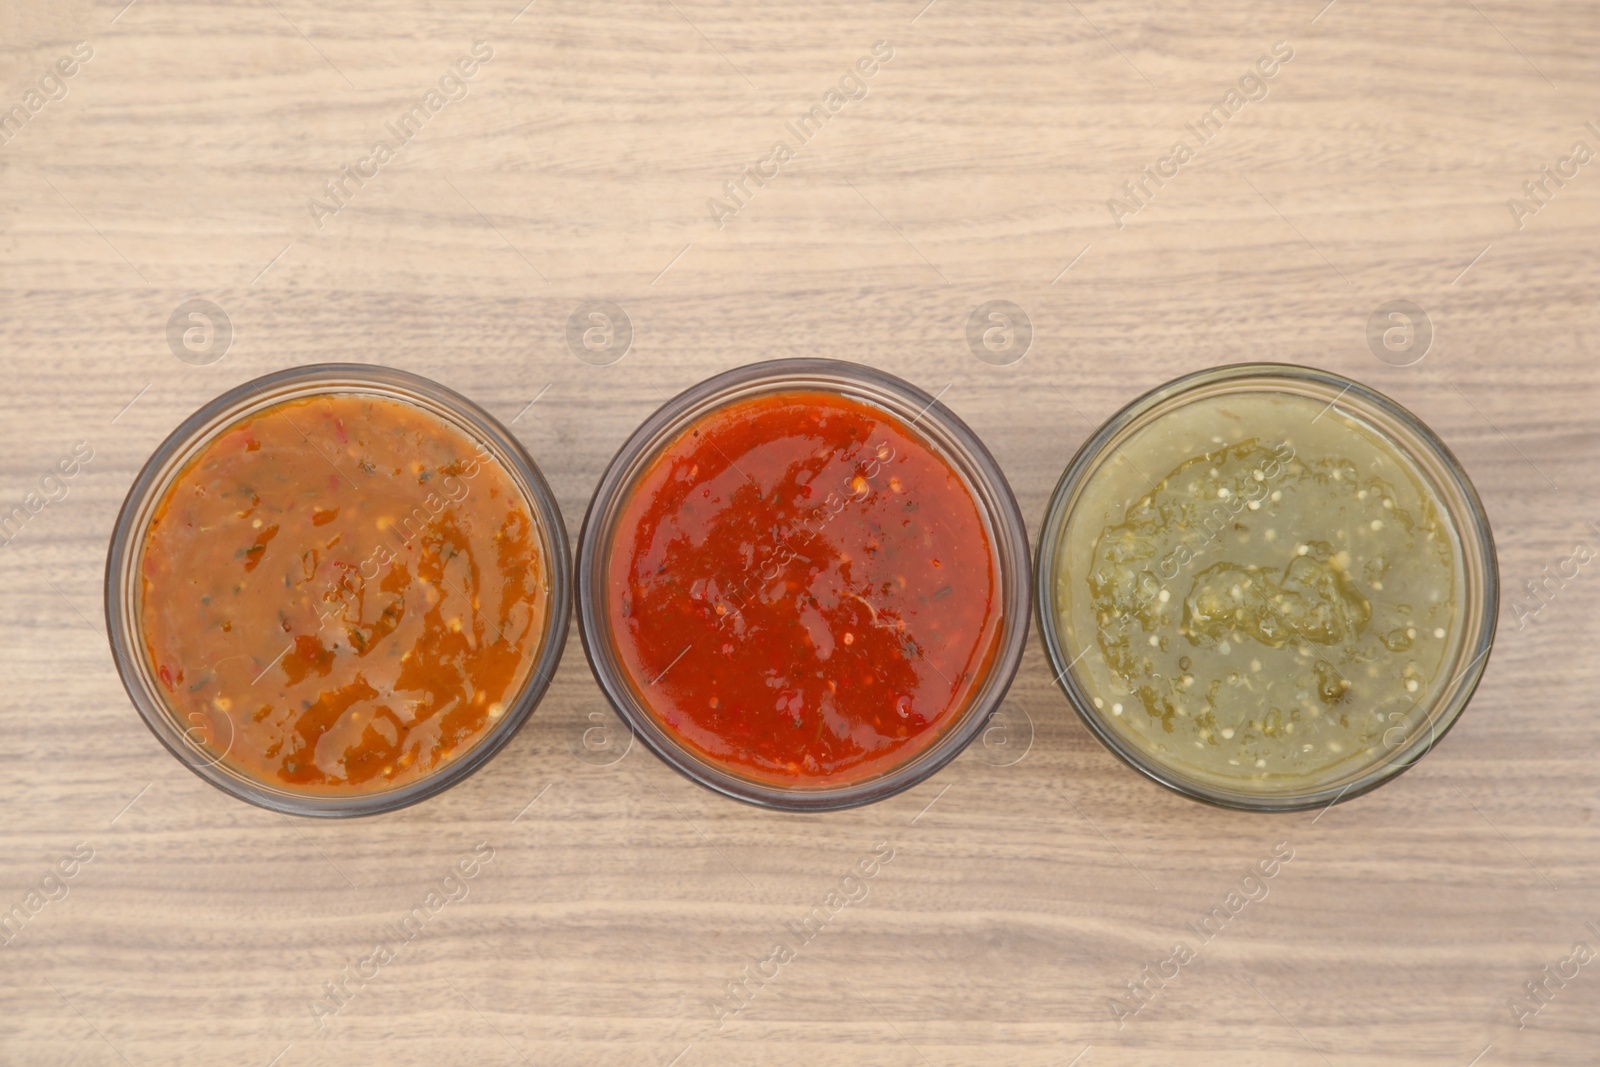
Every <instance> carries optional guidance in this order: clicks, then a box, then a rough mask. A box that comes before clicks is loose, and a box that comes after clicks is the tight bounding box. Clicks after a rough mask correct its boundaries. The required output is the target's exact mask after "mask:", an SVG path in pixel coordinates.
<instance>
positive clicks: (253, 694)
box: [141, 394, 548, 794]
mask: <svg viewBox="0 0 1600 1067" xmlns="http://www.w3.org/2000/svg"><path fill="white" fill-rule="evenodd" d="M542 544H543V542H542V538H541V536H540V533H539V530H538V529H537V527H536V525H535V521H534V518H533V513H532V511H531V509H530V507H529V504H528V502H527V500H526V499H525V498H524V496H523V494H522V492H521V490H520V489H519V488H518V486H517V484H516V483H515V482H514V481H513V479H512V477H511V476H510V474H509V473H508V472H507V471H506V470H505V469H504V468H503V467H502V466H501V465H500V464H499V463H498V462H497V461H496V460H495V459H493V458H492V455H491V454H490V453H489V452H488V450H487V449H486V448H484V447H482V446H481V445H479V444H477V443H476V442H475V441H473V440H472V438H470V437H469V436H468V435H467V434H466V433H464V432H463V431H462V430H460V429H458V428H457V427H455V426H453V425H451V424H449V423H446V422H445V421H443V420H442V419H440V418H438V417H437V416H435V415H433V414H431V413H429V412H427V411H424V410H423V409H421V408H419V407H415V406H413V405H411V404H408V403H405V402H403V401H399V400H392V399H387V398H382V397H377V396H370V395H361V394H329V395H325V396H318V397H311V398H307V399H298V400H290V401H285V402H283V403H280V404H277V405H275V406H272V407H270V408H267V409H264V410H262V411H259V412H256V413H254V414H251V415H249V416H247V417H245V418H243V419H241V420H240V421H239V422H237V423H235V424H233V425H232V426H229V427H228V428H227V429H226V430H224V431H223V432H222V433H221V434H219V435H218V436H217V437H215V438H214V439H213V440H212V441H211V442H210V443H208V444H207V445H206V446H205V447H204V448H203V449H202V450H201V451H200V452H199V454H198V455H196V456H195V457H194V458H193V459H192V460H191V461H190V462H189V463H188V464H187V465H186V466H185V467H184V469H183V470H182V471H181V472H180V473H179V474H178V475H177V477H176V478H175V479H174V480H173V482H172V484H171V486H170V487H169V488H168V489H167V491H166V494H165V496H164V497H163V499H162V500H161V502H160V503H159V505H158V506H157V509H156V511H155V515H154V518H153V519H152V520H151V523H150V527H149V530H148V532H147V533H146V535H145V541H144V553H143V565H142V577H143V581H142V591H141V600H142V611H141V625H142V630H143V635H144V643H145V649H146V652H147V654H148V656H149V661H150V666H151V669H152V670H153V671H154V673H155V675H156V677H157V678H158V679H159V686H160V689H161V690H162V692H163V694H164V695H165V697H166V700H167V703H168V705H169V706H170V708H171V709H172V711H173V713H174V718H175V721H177V722H178V723H179V725H180V727H181V728H186V729H187V737H188V738H189V739H190V740H191V741H192V742H193V743H194V744H195V745H196V747H197V748H198V749H199V750H200V751H202V752H203V753H205V756H206V758H209V759H211V760H213V761H217V762H221V763H223V764H224V765H226V766H229V767H232V768H234V769H235V770H237V771H240V772H243V773H244V774H245V775H247V776H249V777H253V778H255V779H257V780H260V781H262V782H264V783H266V784H268V785H271V786H275V787H277V788H281V789H286V790H290V791H293V792H299V793H312V794H349V793H358V792H377V791H381V790H386V789H390V788H393V787H397V786H401V785H404V784H406V783H409V782H413V781H416V780H417V779H420V778H422V777H424V776H426V775H428V774H429V773H431V772H433V771H435V770H437V769H439V768H440V767H442V766H443V765H445V764H447V763H448V762H450V761H451V760H452V759H454V758H456V757H457V756H459V755H460V754H461V753H463V752H465V751H467V750H468V749H470V748H472V747H473V746H474V745H475V744H476V743H477V742H478V741H479V740H480V739H482V737H483V736H484V735H485V734H486V733H487V732H488V731H489V730H490V729H491V728H492V727H493V726H494V724H495V723H496V722H497V721H498V720H499V719H500V718H501V717H502V716H504V715H505V714H506V713H507V711H508V710H509V708H510V707H511V705H512V703H513V702H514V701H515V699H516V697H517V695H518V693H519V692H521V690H522V687H523V684H524V682H525V681H526V680H527V678H528V674H529V672H530V670H531V669H532V663H533V660H534V658H535V656H536V655H537V654H538V651H539V647H540V643H541V640H542V638H543V635H544V631H545V629H546V627H547V624H548V620H547V619H546V614H547V611H546V596H547V583H546V574H545V562H544V560H543V558H542Z"/></svg>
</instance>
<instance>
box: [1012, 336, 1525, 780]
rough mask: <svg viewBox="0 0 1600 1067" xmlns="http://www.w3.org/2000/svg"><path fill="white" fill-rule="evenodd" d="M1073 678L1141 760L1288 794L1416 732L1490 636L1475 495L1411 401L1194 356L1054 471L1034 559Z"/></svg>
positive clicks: (1092, 710)
mask: <svg viewBox="0 0 1600 1067" xmlns="http://www.w3.org/2000/svg"><path fill="white" fill-rule="evenodd" d="M1036 575H1037V583H1038V584H1037V594H1038V595H1037V602H1038V605H1039V616H1040V620H1039V621H1040V632H1041V634H1042V635H1043V639H1044V642H1045V648H1046V651H1047V653H1048V655H1049V657H1050V660H1051V663H1052V665H1053V670H1054V671H1055V673H1056V678H1057V681H1058V682H1059V683H1060V685H1061V687H1062V689H1063V690H1064V691H1065V693H1066V696H1067V699H1068V700H1069V701H1070V702H1071V704H1072V706H1073V708H1074V709H1076V711H1077V712H1078V714H1079V716H1080V717H1081V718H1082V719H1083V721H1084V723H1085V724H1086V725H1087V726H1088V727H1089V729H1090V731H1091V732H1092V733H1093V734H1094V735H1095V736H1096V737H1097V738H1098V739H1099V740H1100V741H1101V742H1102V743H1103V744H1104V745H1105V746H1106V747H1107V748H1109V749H1110V750H1111V751H1112V752H1113V753H1115V754H1116V755H1117V756H1118V757H1120V758H1121V759H1122V760H1124V761H1125V762H1126V763H1128V764H1129V765H1130V766H1132V767H1134V768H1135V769H1137V770H1138V771H1140V772H1141V773H1143V774H1145V775H1146V776H1148V777H1150V778H1151V779H1153V780H1155V781H1156V782H1159V783H1160V784H1162V785H1164V786H1166V787H1168V788H1170V789H1173V790H1175V791H1177V792H1179V793H1182V794H1184V795H1185V796H1188V797H1191V798H1194V799H1197V800H1202V801H1206V802H1209V803H1212V804H1218V805H1221V806H1224V807H1230V808H1240V809H1246V810H1255V811H1299V810H1304V809H1307V808H1313V807H1320V806H1324V805H1328V804H1332V803H1335V802H1338V801H1341V800H1347V799H1350V798H1351V797H1355V796H1359V795H1360V794H1362V793H1364V792H1366V791H1368V790H1370V789H1373V788H1375V787H1377V786H1378V785H1380V784H1382V783H1383V782H1386V781H1388V780H1389V779H1390V778H1393V777H1394V776H1395V775H1396V774H1399V773H1400V772H1401V771H1403V770H1405V769H1406V768H1408V767H1410V766H1411V765H1413V764H1414V763H1416V761H1417V760H1419V759H1421V758H1422V756H1424V755H1426V754H1427V753H1428V752H1429V751H1430V750H1431V749H1432V748H1433V746H1434V745H1435V744H1436V743H1437V742H1438V740H1439V738H1441V737H1442V736H1443V735H1444V733H1445V732H1446V731H1447V730H1448V729H1449V728H1450V727H1451V726H1452V725H1453V724H1454V723H1455V721H1456V719H1457V717H1459V715H1460V714H1461V711H1462V709H1463V708H1465V707H1466V705H1467V702H1468V701H1469V700H1470V699H1471V696H1472V693H1473V691H1474V690H1475V689H1476V687H1477V684H1478V681H1479V679H1480V678H1481V677H1482V675H1483V671H1484V668H1485V666H1486V664H1487V662H1488V658H1489V650H1490V648H1491V646H1492V645H1493V642H1494V632H1495V619H1496V613H1497V610H1498V603H1499V574H1498V570H1497V568H1496V563H1495V550H1494V539H1493V537H1492V535H1491V533H1490V530H1489V522H1488V519H1487V517H1486V516H1485V514H1484V510H1483V505H1482V502H1481V501H1480V500H1479V499H1478V494H1477V492H1476V490H1474V489H1473V486H1472V483H1471V481H1470V480H1469V479H1468V478H1467V475H1466V472H1465V471H1464V470H1462V468H1461V464H1460V463H1459V462H1458V461H1457V460H1456V458H1455V457H1454V456H1453V455H1451V453H1450V451H1449V449H1448V448H1446V447H1445V445H1444V443H1443V442H1441V441H1440V440H1439V438H1438V437H1437V436H1435V435H1434V433H1433V432H1432V431H1431V430H1429V429H1428V427H1427V426H1426V425H1425V424H1424V423H1423V422H1422V421H1421V420H1420V419H1418V418H1417V417H1416V416H1415V415H1413V414H1412V413H1411V412H1409V411H1407V410H1406V409H1405V408H1403V407H1401V406H1400V405H1399V404H1397V403H1395V402H1394V401H1393V400H1391V399H1389V398H1388V397H1386V396H1384V395H1382V394H1381V393H1378V392H1376V391H1375V390H1372V389H1370V388H1368V387H1366V386H1364V385H1361V384H1360V383H1358V382H1354V381H1351V380H1350V379H1348V378H1344V377H1341V376H1339V375H1336V374H1332V373H1329V372H1326V371H1320V370H1312V369H1310V368H1306V367H1298V366H1290V365H1285V364H1267V363H1253V364H1240V365H1235V366H1228V367H1219V368H1214V369H1211V370H1205V371H1201V372H1198V373H1195V374H1190V375H1186V376H1184V377H1182V378H1178V379H1176V380H1174V381H1171V382H1168V383H1167V384H1166V385H1163V386H1160V387H1159V388H1157V389H1155V390H1153V391H1151V392H1149V393H1146V394H1145V395H1144V396H1142V397H1140V398H1138V399H1137V400H1135V401H1133V402H1132V403H1131V404H1129V405H1128V406H1127V407H1125V408H1123V409H1122V410H1121V411H1119V412H1118V413H1117V414H1116V415H1114V416H1112V418H1111V419H1110V420H1109V421H1107V422H1106V424H1105V425H1104V426H1102V427H1101V428H1100V429H1099V431H1098V432H1096V433H1095V434H1094V436H1092V437H1091V438H1090V439H1089V440H1088V442H1087V443H1085V445H1084V446H1083V448H1082V449H1081V450H1079V452H1078V454H1077V455H1076V456H1075V457H1074V458H1073V460H1072V462H1071V463H1070V464H1069V465H1068V466H1067V469H1066V472H1065V473H1064V474H1063V475H1062V478H1061V481H1060V483H1059V484H1058V485H1057V487H1056V490H1055V493H1054V495H1053V496H1052V498H1051V501H1050V507H1049V510H1048V511H1047V512H1046V515H1045V521H1044V526H1043V529H1042V532H1041V535H1040V540H1039V559H1038V567H1037V569H1036Z"/></svg>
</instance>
